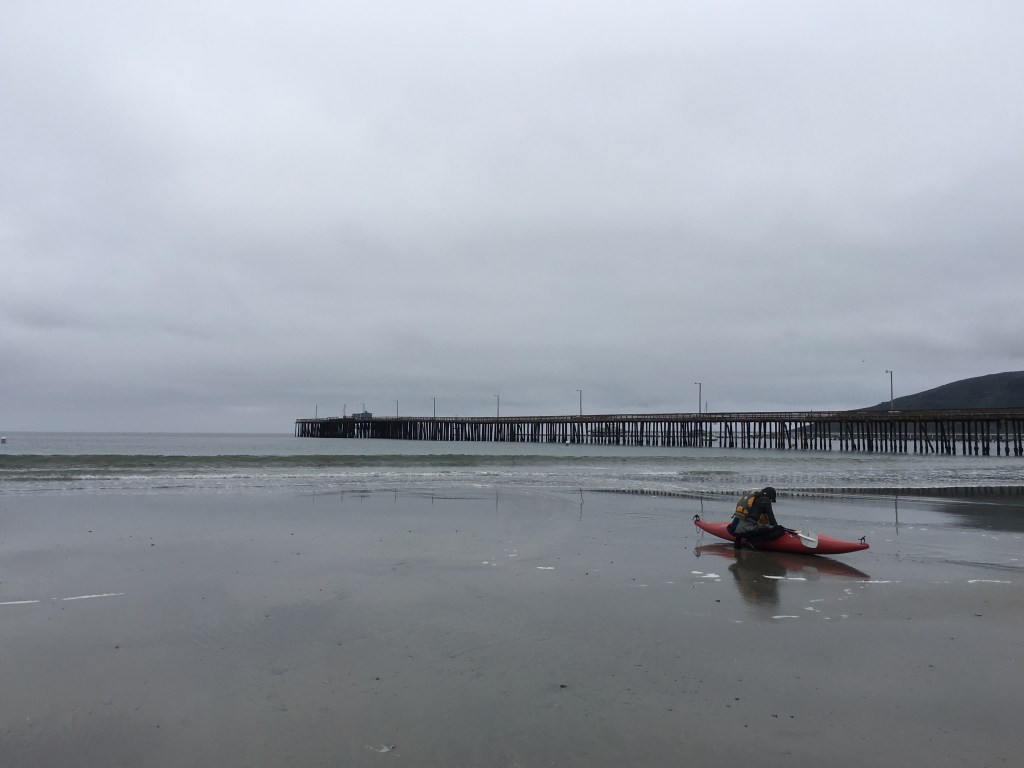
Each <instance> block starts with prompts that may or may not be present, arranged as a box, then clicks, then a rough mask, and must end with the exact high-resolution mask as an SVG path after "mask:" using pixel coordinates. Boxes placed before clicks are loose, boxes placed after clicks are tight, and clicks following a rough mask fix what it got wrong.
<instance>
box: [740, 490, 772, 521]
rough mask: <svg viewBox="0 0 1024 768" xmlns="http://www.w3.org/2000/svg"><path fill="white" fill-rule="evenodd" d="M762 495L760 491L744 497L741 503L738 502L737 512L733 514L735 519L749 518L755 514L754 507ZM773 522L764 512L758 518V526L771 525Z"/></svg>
mask: <svg viewBox="0 0 1024 768" xmlns="http://www.w3.org/2000/svg"><path fill="white" fill-rule="evenodd" d="M760 495H761V492H760V491H754V492H753V493H748V494H747V495H746V496H743V497H742V498H741V499H740V500H739V501H737V502H736V511H735V512H734V513H733V516H734V517H743V518H748V517H751V516H752V515H753V514H754V505H755V504H756V503H757V497H758V496H760ZM770 523H771V520H770V519H769V518H768V515H767V514H766V513H764V512H762V513H761V514H760V515H758V517H757V524H758V525H769V524H770Z"/></svg>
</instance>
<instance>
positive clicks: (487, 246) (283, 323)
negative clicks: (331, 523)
mask: <svg viewBox="0 0 1024 768" xmlns="http://www.w3.org/2000/svg"><path fill="white" fill-rule="evenodd" d="M4 15H5V18H4V24H2V25H0V70H2V71H3V72H5V73H6V75H7V76H5V78H4V79H3V80H2V81H0V118H2V119H0V151H2V153H3V159H4V174H3V175H2V177H0V267H2V271H3V275H4V278H3V280H2V281H0V318H2V324H0V359H2V361H3V363H2V364H0V384H2V386H3V394H4V397H3V399H2V403H0V426H3V427H4V429H7V430H12V429H18V428H22V429H52V428H62V427H63V428H76V429H116V430H129V429H140V430H155V429H218V430H221V429H222V430H239V431H249V430H273V431H286V430H289V429H290V424H291V420H292V419H294V418H295V417H297V416H303V415H308V414H309V413H310V412H311V411H312V410H313V409H314V407H316V408H319V409H320V412H321V413H324V412H325V411H326V412H334V411H339V412H340V410H341V408H342V407H347V408H348V409H349V410H352V409H353V408H355V407H356V406H357V405H358V406H360V407H361V406H362V404H363V403H365V404H366V406H367V407H368V408H370V409H371V410H375V411H377V412H381V413H390V412H392V411H393V409H394V405H395V402H394V401H395V400H398V401H399V403H400V409H401V411H402V412H404V413H422V414H426V413H429V412H430V409H431V406H432V401H431V398H432V397H436V398H437V400H438V410H439V413H441V412H443V413H460V414H463V415H473V414H486V413H491V412H493V408H494V406H495V398H494V397H493V395H494V394H497V393H500V394H501V397H502V411H503V413H508V414H513V413H520V414H529V413H568V412H573V411H575V408H576V405H577V394H576V389H579V388H582V389H583V390H584V405H585V408H587V409H588V410H590V411H592V412H594V411H619V412H629V411H644V410H659V411H660V410H693V409H694V408H695V406H696V391H697V388H696V387H695V386H694V385H693V382H695V381H702V382H703V386H702V391H703V393H704V395H705V399H706V400H707V401H708V404H709V406H710V407H711V408H712V409H715V410H747V409H762V408H771V409H791V408H792V409H796V408H815V409H826V408H848V407H857V406H861V405H868V404H872V403H875V402H878V401H879V400H880V399H881V396H882V395H884V394H886V393H887V392H888V376H887V375H885V374H884V373H883V371H884V370H885V369H887V368H893V369H895V370H896V371H897V375H896V383H897V388H898V389H899V390H901V391H902V392H904V393H906V392H914V391H919V390H923V389H927V388H930V387H933V386H937V385H939V384H942V383H945V382H947V381H952V380H955V379H959V378H964V377H967V376H973V375H981V374H985V373H993V372H999V371H1004V370H1019V369H1021V368H1024V349H1022V347H1021V342H1020V341H1019V339H1021V338H1024V333H1022V331H1024V328H1022V327H1021V326H1022V320H1021V319H1020V318H1019V317H1018V316H1017V315H1018V313H1017V312H1016V308H1017V306H1018V305H1019V298H1018V296H1019V287H1018V286H1020V285H1021V284H1022V282H1024V274H1022V273H1024V268H1022V267H1021V266H1020V258H1019V253H1020V252H1021V250H1022V248H1021V246H1022V245H1024V243H1022V235H1021V228H1020V226H1019V224H1018V223H1017V221H1016V219H1017V218H1018V217H1017V216H1016V215H1015V214H1016V212H1017V211H1019V210H1020V208H1021V203H1022V197H1024V195H1022V190H1021V183H1020V179H1021V177H1022V170H1024V167H1022V166H1024V162H1022V151H1021V148H1020V146H1021V145H1020V140H1019V137H1020V135H1021V134H1022V128H1024V104H1022V102H1021V101H1020V99H1017V98H1014V97H1013V94H1014V93H1016V90H1017V88H1018V83H1017V79H1018V77H1017V73H1019V72H1020V71H1021V65H1022V63H1024V62H1022V54H1021V53H1020V50H1019V48H1020V47H1019V45H1018V44H1017V40H1016V39H1015V38H1016V30H1019V29H1020V28H1021V22H1024V18H1022V15H1024V12H1022V11H1021V9H1020V8H1019V7H1018V5H1016V4H1013V3H1010V2H1002V3H1000V2H995V3H988V4H985V5H984V6H965V5H963V4H959V3H942V2H939V3H935V2H929V3H914V2H912V3H903V4H900V5H899V6H898V7H893V6H892V5H891V4H885V3H873V2H871V3H866V4H865V3H859V4H856V5H855V6H844V7H833V6H821V5H815V4H807V3H797V2H793V3H774V4H772V7H771V8H770V9H769V8H766V7H762V5H761V4H758V3H739V4H736V3H733V4H726V5H722V4H688V5H686V6H685V7H675V6H673V5H672V4H668V3H663V2H640V3H629V4H628V5H627V4H625V3H615V2H606V3H596V4H594V3H588V4H580V3H575V2H568V1H566V2H554V3H551V2H548V3H531V2H527V3H519V4H516V5H514V6H511V5H510V6H508V7H494V6H493V5H492V6H487V7H484V6H479V4H472V3H465V2H456V1H455V0H442V2H440V3H434V4H431V5H430V6H424V5H422V4H420V3H402V2H399V3H389V4H387V5H386V6H384V7H374V6H366V5H365V4H364V5H358V4H349V3H316V2H307V3H303V4H300V7H297V8H292V7H289V8H287V9H286V8H284V7H281V6H278V5H274V4H269V3H263V2H255V3H246V4H240V3H237V2H232V0H222V1H221V2H214V3H209V2H207V3H190V2H185V3H179V4H175V5H174V6H173V8H171V7H168V8H167V9H163V10H161V9H154V8H148V7H144V6H141V7H140V6H137V5H133V4H128V3H123V2H99V3H92V4H89V6H87V7H86V6H83V7H79V8H73V9H69V8H66V7H64V4H58V3H52V2H41V3H33V4H30V5H24V4H23V5H20V6H18V7H17V8H16V9H13V10H12V9H8V10H7V11H5V12H4ZM442 406H443V407H442Z"/></svg>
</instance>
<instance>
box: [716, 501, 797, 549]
mask: <svg viewBox="0 0 1024 768" xmlns="http://www.w3.org/2000/svg"><path fill="white" fill-rule="evenodd" d="M776 498H777V494H776V493H775V489H774V488H772V487H771V486H768V487H767V488H764V489H762V490H760V491H753V492H752V493H748V494H746V495H745V496H743V497H742V498H740V500H739V501H738V502H736V511H735V512H734V513H733V515H732V522H731V523H729V527H728V528H727V529H726V530H728V531H729V533H731V534H732V535H733V536H735V537H736V539H735V541H734V542H733V546H734V547H735V548H736V549H739V548H740V547H742V546H743V540H744V539H745V540H746V541H747V542H748V543H753V542H758V541H771V540H772V539H777V538H779V536H781V535H782V534H784V533H785V532H786V529H785V528H783V527H782V526H781V525H779V523H778V521H776V519H775V512H774V511H773V510H772V502H773V501H775V499H776Z"/></svg>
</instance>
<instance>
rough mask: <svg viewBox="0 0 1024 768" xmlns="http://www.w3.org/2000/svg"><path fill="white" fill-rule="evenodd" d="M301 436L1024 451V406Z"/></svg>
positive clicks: (462, 423)
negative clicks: (999, 408) (997, 408)
mask: <svg viewBox="0 0 1024 768" xmlns="http://www.w3.org/2000/svg"><path fill="white" fill-rule="evenodd" d="M295 436H296V437H347V438H377V439H386V440H434V441H486V442H516V443H569V444H573V443H578V444H589V445H640V446H694V447H721V448H773V449H788V450H821V451H831V450H839V451H863V452H868V453H872V452H875V453H937V454H951V455H956V454H963V455H982V456H989V455H993V454H994V455H996V456H1024V408H1014V409H1002V410H992V409H964V410H930V411H803V412H799V411H798V412H786V413H780V412H754V413H745V412H744V413H644V414H636V413H634V414H602V415H586V416H502V417H497V416H492V417H486V416H475V417H474V416H469V417H465V416H455V417H446V416H433V417H431V416H400V417H399V416H390V417H387V416H386V417H371V418H363V417H354V416H347V417H341V416H338V417H325V418H315V419H296V421H295Z"/></svg>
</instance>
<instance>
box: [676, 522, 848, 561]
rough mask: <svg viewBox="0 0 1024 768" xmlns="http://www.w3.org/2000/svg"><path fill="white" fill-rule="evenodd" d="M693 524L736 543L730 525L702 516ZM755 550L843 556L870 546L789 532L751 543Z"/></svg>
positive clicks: (828, 537) (801, 532) (816, 535)
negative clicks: (768, 539) (713, 521)
mask: <svg viewBox="0 0 1024 768" xmlns="http://www.w3.org/2000/svg"><path fill="white" fill-rule="evenodd" d="M693 524H694V525H696V526H697V527H698V528H700V529H701V530H702V531H707V532H708V533H710V534H711V535H712V536H717V537H718V538H720V539H725V540H726V541H735V540H736V537H735V536H733V535H732V534H731V533H729V531H727V530H726V528H727V527H728V525H729V523H728V522H725V523H708V522H706V521H704V520H701V519H700V515H694V516H693ZM751 543H752V544H753V546H754V548H755V549H764V550H771V551H773V552H796V553H800V554H803V555H842V554H844V553H846V552H859V551H860V550H862V549H867V548H868V544H867V542H866V541H864V539H861V540H860V541H844V540H843V539H834V538H832V537H831V536H819V535H818V534H816V533H804V532H803V531H790V530H787V531H786V532H785V533H784V534H782V535H781V536H779V538H777V539H772V540H771V541H755V542H751Z"/></svg>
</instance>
